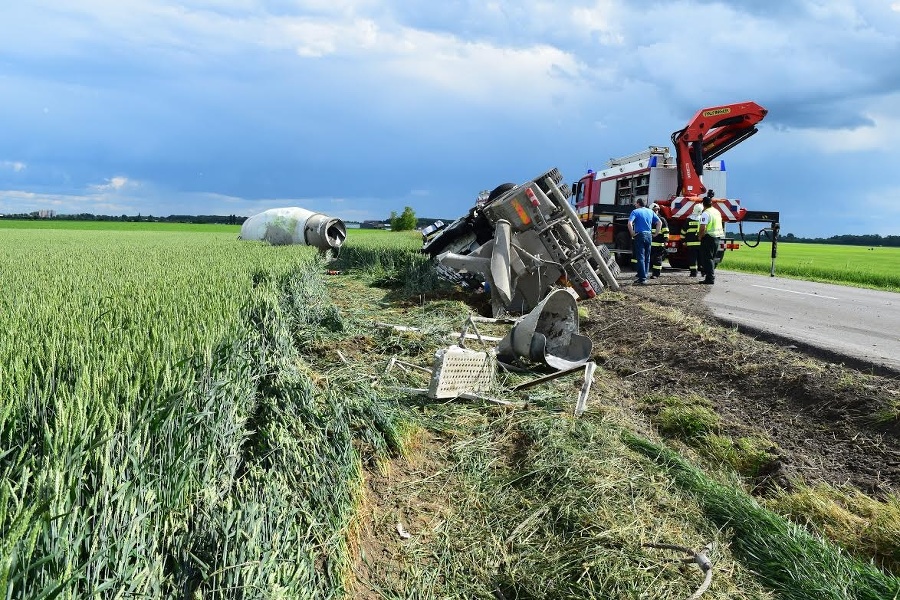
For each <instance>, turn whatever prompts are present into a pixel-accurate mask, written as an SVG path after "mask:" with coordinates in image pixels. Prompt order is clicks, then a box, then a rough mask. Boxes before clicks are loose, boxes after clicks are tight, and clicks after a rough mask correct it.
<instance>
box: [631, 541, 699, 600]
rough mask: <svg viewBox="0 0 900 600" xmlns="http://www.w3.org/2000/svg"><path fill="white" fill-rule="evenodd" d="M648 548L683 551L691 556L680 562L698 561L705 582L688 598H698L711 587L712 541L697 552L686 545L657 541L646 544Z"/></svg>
mask: <svg viewBox="0 0 900 600" xmlns="http://www.w3.org/2000/svg"><path fill="white" fill-rule="evenodd" d="M644 547H646V548H659V549H662V550H675V551H677V552H683V553H685V554H688V555H689V556H690V557H689V558H681V559H678V561H679V562H683V563H697V566H699V567H700V570H701V571H702V572H703V583H701V584H700V587H699V588H697V591H696V592H694V593H693V594H691V595H690V596H688V598H687V600H697V598H699V597H700V596H702V595H703V593H704V592H705V591H706V590H707V589H709V585H710V583H712V561H710V560H709V553H710V552H712V549H713V545H712V542H710V543H708V544H707V545H706V546H704V547H703V548H702V549H701V550H699V551H697V552H695V551H694V550H691V549H690V548H688V547H686V546H677V545H675V544H656V543H648V544H644Z"/></svg>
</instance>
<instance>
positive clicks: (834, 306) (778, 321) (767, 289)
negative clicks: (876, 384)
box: [706, 270, 900, 375]
mask: <svg viewBox="0 0 900 600" xmlns="http://www.w3.org/2000/svg"><path fill="white" fill-rule="evenodd" d="M706 303H707V305H708V306H709V308H710V309H711V310H712V312H713V314H714V315H715V316H716V317H717V318H718V319H720V320H722V321H724V322H727V323H732V324H736V325H737V326H738V329H740V330H744V331H750V332H758V333H762V334H767V335H770V336H772V337H775V338H777V339H779V340H782V341H783V342H784V343H785V345H791V344H794V345H796V346H798V347H808V348H811V349H813V350H814V351H819V352H820V353H822V354H824V355H825V356H828V357H829V358H831V359H832V360H835V361H841V360H842V359H844V360H843V362H846V363H847V364H852V365H853V366H857V367H861V368H865V367H867V366H869V367H875V368H877V369H878V370H884V371H886V372H888V373H892V374H897V375H900V294H897V293H893V292H879V291H875V290H866V289H862V288H854V287H845V286H840V285H831V284H826V283H814V282H811V281H801V280H797V279H782V278H780V277H767V276H763V275H749V274H746V273H737V272H734V271H730V272H729V271H720V270H716V284H715V285H713V286H710V292H709V294H707V295H706Z"/></svg>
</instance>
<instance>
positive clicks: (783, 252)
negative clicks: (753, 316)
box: [722, 242, 900, 292]
mask: <svg viewBox="0 0 900 600" xmlns="http://www.w3.org/2000/svg"><path fill="white" fill-rule="evenodd" d="M777 250H778V256H777V258H776V261H775V275H776V276H779V277H795V278H798V279H807V280H810V281H821V282H825V283H840V284H844V285H853V286H857V287H868V288H874V289H880V290H888V291H893V292H900V248H886V247H880V246H876V247H872V248H870V247H867V246H837V245H830V244H795V243H791V244H785V243H779V244H778V247H777ZM771 264H772V245H771V243H765V242H764V243H762V244H760V245H759V246H758V247H756V248H748V247H747V246H743V245H742V246H741V248H740V249H739V250H736V251H733V252H732V251H726V252H725V258H724V259H723V261H722V268H723V269H733V270H736V271H746V272H748V273H760V274H768V273H769V270H770V268H771Z"/></svg>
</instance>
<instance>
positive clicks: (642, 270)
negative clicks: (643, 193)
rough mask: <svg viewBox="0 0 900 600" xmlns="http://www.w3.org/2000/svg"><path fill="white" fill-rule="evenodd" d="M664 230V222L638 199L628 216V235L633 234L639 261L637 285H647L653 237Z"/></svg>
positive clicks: (633, 247) (633, 249)
mask: <svg viewBox="0 0 900 600" xmlns="http://www.w3.org/2000/svg"><path fill="white" fill-rule="evenodd" d="M661 229H662V221H660V220H659V217H658V216H656V214H655V213H654V212H653V211H652V210H650V209H649V208H647V207H646V206H644V200H643V199H641V198H638V199H637V200H635V201H634V210H633V211H631V214H630V215H629V216H628V233H630V234H631V240H632V252H634V258H635V260H636V261H637V265H636V266H637V281H635V284H636V285H645V284H646V283H647V273H648V272H649V271H650V248H651V246H652V242H653V235H654V234H659V232H660V231H661Z"/></svg>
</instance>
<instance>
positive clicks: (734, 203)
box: [571, 102, 779, 274]
mask: <svg viewBox="0 0 900 600" xmlns="http://www.w3.org/2000/svg"><path fill="white" fill-rule="evenodd" d="M767 112H768V111H767V110H766V109H765V108H763V107H761V106H760V105H758V104H756V103H755V102H741V103H737V104H727V105H723V106H713V107H709V108H704V109H701V110H699V111H697V114H695V115H694V117H693V118H692V119H691V120H690V121H689V122H688V124H687V125H686V126H685V127H684V128H683V129H679V130H678V131H675V132H674V133H673V134H672V137H671V139H672V144H673V145H674V147H675V156H674V157H673V156H671V154H670V149H669V148H668V147H665V146H650V147H648V148H647V150H645V151H643V152H638V153H635V154H631V155H628V156H623V157H621V158H614V159H610V160H609V162H608V163H607V164H606V167H605V168H604V169H602V170H600V171H596V172H594V171H588V173H587V174H586V175H585V176H584V177H582V178H581V179H580V180H579V181H578V182H577V183H575V184H573V186H572V188H573V189H572V192H573V193H572V198H571V202H572V203H573V205H574V206H575V209H576V211H577V212H578V214H579V217H580V218H581V221H582V224H584V226H585V227H586V228H588V229H589V230H593V237H594V242H595V243H596V244H598V245H600V244H604V245H606V246H608V247H609V248H610V249H611V250H612V251H613V252H615V253H616V255H617V259H618V260H619V263H620V264H622V265H625V264H628V263H629V262H630V259H631V236H630V235H629V234H628V228H627V222H628V215H629V214H630V212H631V210H632V209H633V204H634V201H635V200H637V199H638V198H640V199H642V200H644V202H645V205H646V206H650V205H651V204H652V203H654V202H655V203H657V204H658V205H659V207H660V213H661V214H662V215H663V216H664V217H665V218H666V220H667V222H668V224H669V241H668V243H667V247H666V253H667V257H668V260H669V265H670V266H672V267H675V268H685V267H687V265H688V262H689V261H688V255H687V247H686V246H685V245H684V239H683V236H684V233H683V232H684V231H685V230H686V228H687V223H688V219H689V218H691V217H692V216H693V217H694V218H696V212H695V211H697V209H696V208H695V207H697V206H698V205H700V204H701V203H702V200H703V196H704V195H706V194H707V193H708V192H709V193H712V195H713V206H715V207H716V208H717V209H718V210H719V212H721V213H722V221H723V223H725V224H726V226H727V224H728V223H738V227H739V231H740V237H741V239H742V240H743V241H744V242H745V243H746V244H747V245H748V246H751V247H752V246H755V245H757V244H758V243H759V241H760V239H761V238H762V236H763V235H766V237H768V238H769V239H771V241H772V273H773V274H774V269H775V254H776V247H777V240H778V231H779V223H778V218H779V214H778V212H773V211H750V210H747V209H745V208H744V207H742V206H741V204H740V201H739V200H733V199H729V198H728V197H727V193H726V185H725V174H726V171H725V161H723V160H716V159H718V157H719V156H721V155H722V154H723V153H724V152H726V151H727V150H729V149H731V148H733V147H734V146H736V145H738V144H740V143H741V142H743V141H744V140H746V139H747V138H749V137H750V136H752V135H754V134H755V133H756V132H757V128H756V124H757V123H759V122H760V121H762V120H763V118H765V116H766V113H767ZM747 222H764V223H769V227H767V228H765V229H762V230H760V231H759V232H757V233H756V234H755V235H756V242H755V243H753V242H752V241H747V240H746V239H745V236H744V231H743V223H747ZM739 245H740V244H738V243H737V242H736V241H735V239H734V237H733V236H731V237H729V236H726V239H725V240H723V242H722V244H721V246H720V248H719V253H718V255H717V261H721V259H722V256H723V255H724V252H725V250H726V249H731V250H734V249H737V248H738V247H739Z"/></svg>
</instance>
